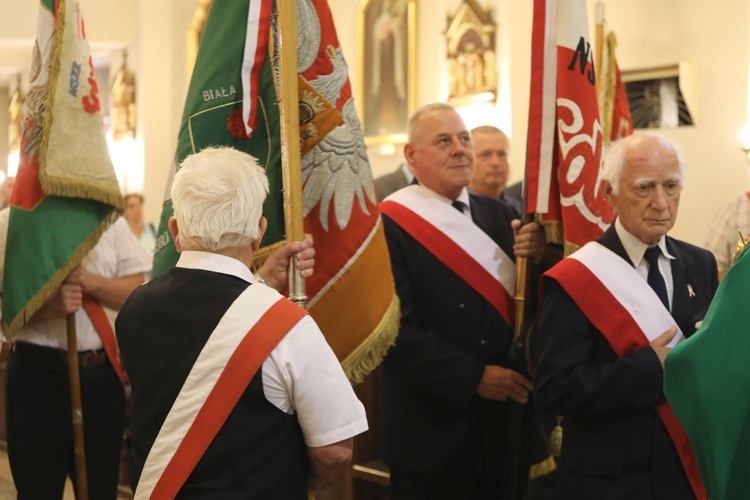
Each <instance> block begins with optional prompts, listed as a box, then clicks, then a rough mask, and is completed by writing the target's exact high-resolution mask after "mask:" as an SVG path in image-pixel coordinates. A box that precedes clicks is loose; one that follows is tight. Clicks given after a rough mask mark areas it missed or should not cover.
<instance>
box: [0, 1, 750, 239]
mask: <svg viewBox="0 0 750 500" xmlns="http://www.w3.org/2000/svg"><path fill="white" fill-rule="evenodd" d="M587 1H588V5H589V19H590V24H591V27H592V30H593V22H594V5H595V1H594V0H587ZM488 3H489V2H487V1H483V2H480V4H482V5H484V6H486V5H488ZM491 3H492V5H493V8H494V10H495V20H496V22H497V24H498V29H497V33H498V35H497V43H496V48H497V65H498V78H499V88H498V105H497V115H498V116H497V119H496V123H497V124H499V125H501V126H502V127H503V128H504V129H505V130H506V132H507V133H508V134H509V136H510V137H511V140H512V147H511V168H512V172H511V181H514V180H518V179H520V178H521V177H522V170H523V164H524V154H525V146H526V144H525V143H526V140H525V136H526V120H527V118H526V117H527V113H528V93H529V62H530V61H529V59H530V48H529V43H530V42H529V40H530V29H531V15H532V2H531V1H522V2H519V1H518V0H492V2H491ZM686 3H689V7H687V6H686ZM195 4H196V1H195V0H190V1H185V0H170V1H167V2H153V1H148V0H132V1H130V2H121V1H120V2H117V1H115V0H96V1H94V0H81V8H82V9H83V12H84V15H85V17H86V23H87V31H88V36H89V39H90V40H91V42H92V44H99V45H100V46H101V47H104V48H105V49H106V48H107V47H110V48H111V49H112V51H113V54H114V55H113V57H112V61H113V62H112V65H113V67H114V66H115V65H116V64H119V59H118V57H119V56H118V53H119V52H118V51H119V47H124V46H128V47H129V49H130V59H129V63H130V65H131V68H132V69H133V70H134V71H135V73H136V76H137V78H138V111H139V122H138V124H139V136H138V144H139V145H140V148H141V152H142V153H141V154H142V158H143V162H144V193H145V195H146V199H147V204H146V217H147V218H148V219H149V220H153V221H156V220H157V219H158V216H159V214H160V210H161V201H162V199H163V196H164V190H165V185H166V176H167V171H168V167H169V164H170V162H171V161H172V157H173V155H174V149H175V146H176V137H177V133H178V128H179V121H180V117H181V112H182V106H183V104H184V98H185V94H186V91H187V76H186V70H185V64H186V49H185V39H186V33H187V28H188V26H189V24H190V20H191V18H192V12H193V8H194V6H195ZM357 4H358V2H357V1H356V0H330V5H331V9H332V11H333V14H334V19H335V21H336V24H337V28H338V32H339V38H340V40H341V43H342V47H343V49H344V54H345V56H346V58H347V61H348V63H349V67H350V74H351V79H352V83H353V85H355V86H356V85H358V84H359V82H358V81H357V78H358V75H357V71H356V69H357V57H358V55H357V47H356V39H357V34H356V29H357V25H356V16H357ZM458 5H459V0H432V1H430V2H426V1H420V2H419V8H418V25H419V38H418V54H417V57H416V59H417V65H418V66H417V69H418V71H417V73H418V93H417V95H418V102H417V104H418V105H422V104H427V103H430V102H434V101H438V100H444V99H445V98H446V96H447V92H448V89H447V82H448V78H447V75H446V63H445V53H446V44H445V36H444V32H445V29H446V27H447V21H446V19H447V15H448V14H449V13H450V14H453V13H455V11H456V9H457V7H458ZM37 8H38V4H37V3H35V2H16V1H13V0H0V9H3V12H6V13H9V14H8V15H6V16H3V17H2V18H0V39H2V40H3V41H5V40H8V39H12V40H14V43H16V44H21V45H22V44H23V43H30V40H33V38H34V35H35V31H36V15H37ZM606 9H607V11H606V18H607V21H608V24H609V27H610V28H611V29H612V30H613V31H615V33H616V35H617V37H618V40H619V47H618V52H617V54H618V59H619V62H620V66H621V68H622V69H623V70H633V69H639V68H644V67H651V66H655V65H661V64H675V63H681V62H682V63H689V64H690V66H691V68H692V75H694V77H692V78H688V80H689V84H691V86H692V87H694V88H695V89H696V92H695V95H696V99H695V101H694V102H695V111H694V115H695V119H696V125H695V126H692V127H683V128H680V129H675V130H661V131H659V133H660V134H662V135H664V136H665V137H668V138H670V139H674V140H675V141H677V142H679V143H680V144H681V146H682V149H683V152H684V155H685V158H686V160H687V162H688V165H689V177H688V183H687V189H686V191H685V192H684V193H683V198H682V204H681V210H680V217H679V221H678V223H677V226H676V227H675V229H674V231H673V234H674V235H675V236H677V237H681V238H684V239H686V240H688V241H690V242H692V243H696V244H701V243H702V241H703V236H704V234H705V231H706V228H707V227H708V225H709V224H710V222H711V219H712V217H713V215H714V214H715V213H716V211H718V209H719V208H720V206H721V205H722V204H723V202H724V201H725V199H727V198H728V197H730V196H733V195H735V194H737V193H740V192H742V191H743V190H745V189H746V188H747V185H748V181H747V178H748V169H747V163H746V160H745V156H744V153H742V152H741V151H740V142H739V139H738V134H739V132H740V130H741V129H742V127H743V126H744V124H745V122H746V121H747V108H748V100H747V66H748V65H747V61H748V36H747V35H748V34H747V31H748V30H747V26H748V15H749V13H748V5H747V0H716V1H714V2H710V3H708V2H702V1H690V2H684V1H681V0H660V1H658V2H654V1H652V0H648V1H647V0H628V1H627V2H623V1H614V0H609V1H607V2H606ZM11 13H12V14H11ZM128 20H129V21H128ZM3 51H4V49H0V56H3V63H2V64H0V65H7V64H10V65H11V66H24V67H25V69H24V70H25V71H28V70H27V67H28V63H26V62H24V61H28V59H30V50H27V49H24V51H22V52H21V54H24V53H25V54H27V55H26V56H19V55H15V53H14V54H13V55H12V56H10V57H5V56H6V54H5V53H4V52H3ZM14 58H15V59H14ZM9 60H10V61H11V62H10V63H8V62H7V61H9ZM12 61H16V62H12ZM116 69H117V67H114V69H113V72H112V74H114V71H116ZM686 83H688V82H687V81H686ZM1 85H2V83H1V82H0V86H1ZM5 85H7V83H6V84H5ZM0 92H3V93H5V92H7V89H6V88H2V89H0ZM688 104H689V105H690V102H689V103H688ZM6 109H7V106H3V107H2V109H0V115H4V114H5V113H7V111H6ZM691 111H692V109H691ZM4 120H5V121H6V122H7V118H4ZM0 123H3V120H0ZM2 144H6V146H7V138H6V137H5V134H0V145H2ZM2 149H3V148H2V147H0V150H2ZM401 149H402V146H401V145H399V146H397V148H396V152H395V153H394V154H391V155H384V154H381V153H380V151H379V148H375V147H371V148H370V158H371V162H372V167H373V171H374V172H375V174H376V175H378V174H381V173H384V172H387V171H390V170H393V169H394V168H395V167H396V166H397V165H398V164H399V163H400V161H401V159H402V152H401ZM2 156H3V159H2V160H0V167H2V165H4V163H5V158H4V156H5V155H2Z"/></svg>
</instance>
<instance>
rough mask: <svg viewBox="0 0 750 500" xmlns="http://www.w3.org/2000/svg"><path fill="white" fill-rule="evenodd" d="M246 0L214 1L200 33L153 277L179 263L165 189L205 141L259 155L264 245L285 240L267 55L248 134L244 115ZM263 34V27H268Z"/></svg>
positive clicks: (276, 122) (273, 96)
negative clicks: (266, 188) (264, 194)
mask: <svg viewBox="0 0 750 500" xmlns="http://www.w3.org/2000/svg"><path fill="white" fill-rule="evenodd" d="M247 22H248V2H247V1H236V0H235V1H214V2H213V3H212V5H211V10H210V15H209V16H208V19H207V20H206V26H205V28H204V31H203V36H202V38H201V44H200V49H199V51H198V56H197V59H196V61H195V67H194V69H193V76H192V78H191V80H190V86H189V88H188V94H187V99H186V102H185V109H184V111H183V114H182V121H181V123H180V133H179V136H178V139H177V154H176V157H175V164H174V166H173V169H172V172H171V173H170V179H169V182H168V183H167V193H166V196H165V198H166V199H165V203H164V208H163V211H162V215H161V220H160V223H159V231H158V236H157V240H156V254H155V255H154V268H153V271H152V276H154V277H155V276H158V275H160V274H162V273H163V272H164V271H166V270H167V269H169V268H171V267H173V266H174V264H175V263H176V262H177V258H178V255H177V251H176V250H175V248H174V241H172V236H171V235H170V234H169V229H168V226H167V222H168V221H169V218H170V217H171V216H172V214H173V213H174V210H173V208H172V200H171V199H169V190H170V188H171V184H172V177H174V174H175V173H176V170H177V166H178V165H180V164H181V163H182V161H183V160H184V159H185V158H186V157H187V156H189V155H191V154H193V153H197V152H198V151H200V150H202V149H203V148H205V147H208V146H231V147H233V148H235V149H238V150H240V151H243V152H245V153H248V154H250V155H252V156H254V157H255V158H257V159H258V163H259V164H260V165H261V166H263V167H264V168H265V170H266V175H267V176H268V180H269V185H270V186H271V190H270V192H269V193H268V198H267V199H266V203H265V205H264V206H263V215H264V216H265V217H266V218H267V219H268V221H269V224H268V230H267V231H266V234H265V236H264V237H263V246H264V247H270V246H272V245H273V244H274V243H278V242H281V241H283V239H284V205H283V204H284V200H283V196H282V191H281V185H282V181H281V175H282V174H281V148H280V146H279V143H280V121H279V109H278V106H277V105H276V87H275V84H274V80H273V73H272V71H271V60H270V58H265V57H264V62H263V63H262V65H261V66H260V68H259V69H260V72H259V75H258V77H259V82H260V85H259V86H260V89H262V92H260V93H259V94H258V96H257V103H258V106H257V118H258V119H257V127H256V128H255V129H254V130H253V131H252V140H251V139H248V136H247V133H246V129H245V125H244V122H243V118H242V101H243V96H242V88H243V87H242V75H243V54H244V52H245V32H246V30H247ZM266 36H267V31H266Z"/></svg>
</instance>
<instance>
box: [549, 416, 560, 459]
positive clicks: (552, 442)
mask: <svg viewBox="0 0 750 500" xmlns="http://www.w3.org/2000/svg"><path fill="white" fill-rule="evenodd" d="M562 420H563V417H561V416H558V417H557V425H556V426H555V428H554V429H552V432H551V433H550V435H549V454H550V455H551V456H553V457H559V456H560V449H561V448H562V440H563V428H562V426H561V425H560V424H561V423H562Z"/></svg>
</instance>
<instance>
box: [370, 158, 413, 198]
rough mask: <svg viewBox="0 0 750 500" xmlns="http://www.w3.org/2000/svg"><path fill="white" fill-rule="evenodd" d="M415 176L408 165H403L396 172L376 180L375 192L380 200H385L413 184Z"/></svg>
mask: <svg viewBox="0 0 750 500" xmlns="http://www.w3.org/2000/svg"><path fill="white" fill-rule="evenodd" d="M413 180H414V175H413V174H412V173H411V170H409V167H408V165H407V164H406V163H402V164H401V165H399V166H398V168H397V169H396V170H394V171H393V172H391V173H389V174H385V175H381V176H380V177H378V178H377V179H375V192H376V193H378V199H379V200H384V199H386V198H387V197H388V196H389V195H390V194H391V193H395V192H396V191H398V190H399V189H401V188H404V187H406V186H408V185H409V184H411V182H412V181H413Z"/></svg>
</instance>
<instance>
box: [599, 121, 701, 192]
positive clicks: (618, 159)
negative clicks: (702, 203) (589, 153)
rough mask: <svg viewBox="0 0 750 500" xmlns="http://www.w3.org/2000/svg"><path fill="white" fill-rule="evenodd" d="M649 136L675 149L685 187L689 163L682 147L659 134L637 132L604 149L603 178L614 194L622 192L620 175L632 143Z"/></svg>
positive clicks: (683, 187) (681, 186)
mask: <svg viewBox="0 0 750 500" xmlns="http://www.w3.org/2000/svg"><path fill="white" fill-rule="evenodd" d="M649 137H650V138H652V139H655V140H657V141H658V142H659V143H660V144H661V145H662V146H666V147H668V148H669V149H671V150H672V151H674V154H675V156H676V157H677V166H678V168H679V172H680V190H682V189H685V177H686V175H687V163H686V162H685V159H684V158H683V156H682V151H681V150H680V147H679V146H678V145H677V144H674V143H672V142H671V141H669V140H667V139H665V138H663V137H659V136H657V135H653V134H646V133H637V134H633V135H629V136H627V137H624V138H622V139H620V140H618V141H615V142H612V143H610V145H609V146H607V148H606V149H605V150H604V154H603V160H602V163H603V165H602V173H601V178H602V180H604V181H607V182H609V183H610V185H611V186H612V193H613V194H620V177H622V170H623V168H625V157H626V156H627V154H628V151H629V148H631V147H632V146H631V144H630V143H631V142H634V141H637V140H643V138H649Z"/></svg>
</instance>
